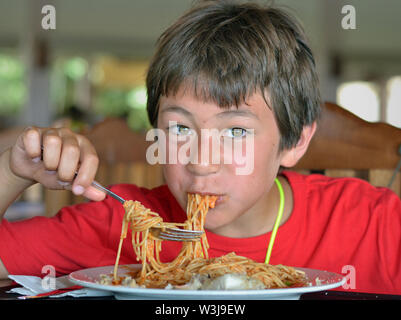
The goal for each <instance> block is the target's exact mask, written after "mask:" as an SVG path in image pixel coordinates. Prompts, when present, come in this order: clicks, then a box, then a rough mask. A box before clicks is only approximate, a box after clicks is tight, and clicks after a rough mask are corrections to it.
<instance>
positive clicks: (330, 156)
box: [294, 103, 401, 197]
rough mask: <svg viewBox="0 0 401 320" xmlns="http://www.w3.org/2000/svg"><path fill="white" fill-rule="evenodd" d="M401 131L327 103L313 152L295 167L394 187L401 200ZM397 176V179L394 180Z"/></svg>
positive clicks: (298, 169)
mask: <svg viewBox="0 0 401 320" xmlns="http://www.w3.org/2000/svg"><path fill="white" fill-rule="evenodd" d="M400 148H401V129H399V128H396V127H393V126H391V125H389V124H386V123H381V122H375V123H372V122H367V121H364V120H362V119H360V118H359V117H357V116H356V115H354V114H353V113H351V112H349V111H347V110H345V109H344V108H342V107H340V106H339V105H336V104H334V103H325V104H324V106H323V110H322V117H321V119H320V121H319V123H318V128H317V130H316V133H315V136H314V137H313V138H312V141H311V143H310V146H309V149H308V151H307V152H306V154H305V155H304V157H303V158H302V159H301V160H300V161H299V163H298V164H297V165H296V167H295V168H294V169H295V170H296V171H298V172H302V173H311V172H320V173H323V174H325V175H327V176H330V177H357V178H361V179H364V180H367V181H369V182H370V183H371V184H372V185H374V186H380V187H387V186H388V184H389V182H390V181H391V180H393V182H392V184H391V186H390V188H391V189H392V190H393V191H395V192H396V193H397V194H398V195H399V196H400V197H401V174H400V172H399V169H398V170H397V172H395V169H396V168H397V166H398V164H399V162H400V160H401V150H400ZM393 174H395V177H394V179H392V177H393Z"/></svg>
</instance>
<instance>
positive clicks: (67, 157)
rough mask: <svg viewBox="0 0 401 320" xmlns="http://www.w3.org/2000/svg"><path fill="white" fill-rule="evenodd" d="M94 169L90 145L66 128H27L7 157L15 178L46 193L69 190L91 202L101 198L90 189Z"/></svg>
mask: <svg viewBox="0 0 401 320" xmlns="http://www.w3.org/2000/svg"><path fill="white" fill-rule="evenodd" d="M98 165H99V158H98V157H97V154H96V150H95V148H94V147H93V145H92V144H91V142H90V141H89V140H88V139H87V138H85V137H84V136H82V135H79V134H76V133H74V132H72V131H71V130H69V129H66V128H61V129H58V128H38V127H29V128H27V129H25V130H24V132H23V133H22V134H21V135H20V136H19V137H18V139H17V141H16V143H15V145H14V146H13V147H12V148H11V154H10V170H11V171H12V173H13V174H15V175H16V176H19V177H21V178H24V179H26V180H30V181H32V182H33V183H34V182H39V183H41V184H42V185H44V186H45V187H47V188H49V189H71V190H72V192H74V194H76V195H83V196H85V197H87V198H89V199H91V200H95V201H98V200H102V199H104V197H105V194H104V193H103V192H101V191H99V190H97V189H95V188H94V187H92V186H91V183H92V181H93V180H94V178H95V175H96V171H97V168H98ZM76 173H77V175H76Z"/></svg>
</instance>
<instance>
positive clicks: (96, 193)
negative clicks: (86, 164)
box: [82, 186, 106, 201]
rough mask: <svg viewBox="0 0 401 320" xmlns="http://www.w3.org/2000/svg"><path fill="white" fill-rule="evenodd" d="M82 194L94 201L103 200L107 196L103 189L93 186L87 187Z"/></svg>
mask: <svg viewBox="0 0 401 320" xmlns="http://www.w3.org/2000/svg"><path fill="white" fill-rule="evenodd" d="M82 195H83V196H84V197H85V198H88V199H90V200H93V201H102V200H104V198H105V197H106V194H105V193H104V192H103V191H100V190H98V189H96V188H94V187H92V186H90V187H88V188H86V189H85V192H84V193H83V194H82Z"/></svg>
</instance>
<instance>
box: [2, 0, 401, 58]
mask: <svg viewBox="0 0 401 320" xmlns="http://www.w3.org/2000/svg"><path fill="white" fill-rule="evenodd" d="M261 2H263V1H261ZM49 3H50V4H54V6H55V7H56V14H57V15H56V17H57V28H56V30H55V31H46V32H44V33H43V34H44V35H45V36H47V37H49V38H50V39H51V43H52V45H53V47H54V48H59V49H62V50H72V51H81V52H88V51H103V52H114V53H121V54H126V55H132V56H149V55H150V54H151V53H152V50H153V45H154V42H155V40H156V39H157V37H158V36H159V35H160V33H161V32H162V31H163V30H164V29H165V28H166V27H167V26H168V25H169V24H170V23H172V22H173V21H174V20H175V19H176V18H177V17H178V16H179V15H180V14H181V13H182V12H184V11H185V10H186V9H188V8H189V7H190V5H191V3H193V0H0V47H4V46H7V47H12V46H16V45H18V43H19V42H20V40H19V39H21V34H22V35H26V33H29V31H30V30H33V29H34V28H36V27H37V28H39V26H40V19H41V13H40V10H41V7H42V6H43V5H44V4H49ZM275 3H276V4H279V5H281V4H283V5H288V6H289V7H290V8H292V9H293V11H294V13H296V14H297V15H298V17H299V18H300V20H301V21H302V22H303V24H304V26H305V28H306V30H307V31H308V34H309V37H310V39H311V42H312V47H314V48H315V50H317V51H320V50H322V49H324V48H329V49H330V50H335V51H336V52H340V53H344V54H347V55H351V56H358V57H359V56H369V55H375V56H385V57H387V58H391V59H401V35H400V30H401V19H400V17H401V1H400V0H380V1H378V0H276V1H275ZM345 4H351V5H354V7H355V10H356V23H357V25H356V27H357V28H356V30H343V29H342V28H341V19H342V17H343V15H342V14H341V8H342V6H343V5H345ZM30 7H31V9H29V8H30ZM29 10H31V11H33V12H34V13H35V14H36V17H35V18H34V19H35V20H36V21H34V22H32V23H31V24H30V23H29V22H28V21H29V15H28V12H29ZM31 14H32V13H31Z"/></svg>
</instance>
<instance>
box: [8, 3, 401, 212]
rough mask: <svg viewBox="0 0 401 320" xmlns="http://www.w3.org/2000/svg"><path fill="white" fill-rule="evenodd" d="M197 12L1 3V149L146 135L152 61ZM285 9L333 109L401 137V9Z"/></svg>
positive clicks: (173, 6) (171, 7)
mask: <svg viewBox="0 0 401 320" xmlns="http://www.w3.org/2000/svg"><path fill="white" fill-rule="evenodd" d="M193 2H194V1H193V0H43V1H42V0H0V134H1V133H3V135H2V136H3V137H4V138H3V139H0V140H1V141H0V149H2V150H3V149H4V148H6V147H7V146H8V145H9V144H10V141H12V139H13V137H14V136H15V135H14V136H13V133H15V132H18V131H19V130H21V128H23V127H24V126H26V125H37V126H57V125H66V126H69V127H70V128H72V129H73V130H76V131H78V132H88V131H90V130H91V129H92V128H93V127H94V126H95V125H96V124H97V123H100V122H102V121H104V120H105V119H108V118H114V119H115V118H118V119H120V120H122V121H124V123H126V124H127V126H128V127H129V129H130V130H132V131H133V132H137V133H140V134H141V133H144V132H146V130H147V129H148V128H149V123H148V120H147V117H146V111H145V106H146V90H145V86H144V80H145V74H146V70H147V65H148V61H149V59H150V57H151V56H152V53H153V51H154V45H155V42H156V40H157V38H158V36H159V35H160V34H161V33H162V32H163V30H164V29H165V28H166V27H167V26H169V25H170V24H171V23H172V22H174V21H175V20H176V19H177V18H178V17H179V16H180V15H181V14H182V13H183V12H184V11H185V10H187V9H188V8H189V7H190V6H191V4H193ZM259 2H263V1H259ZM275 3H276V4H278V5H285V6H288V8H289V9H290V11H292V12H293V13H294V14H295V15H296V16H297V17H298V18H299V19H300V20H301V22H302V23H303V25H304V27H305V29H306V31H307V34H308V35H309V38H310V42H311V46H312V50H313V52H314V54H315V58H316V61H317V67H318V72H319V75H320V81H321V91H322V95H323V99H324V100H325V101H331V102H335V103H337V104H339V105H341V106H343V107H344V108H346V109H348V110H349V111H351V112H352V113H354V114H356V115H358V116H359V117H361V118H362V119H364V120H367V121H370V122H386V123H389V124H391V125H393V126H395V127H398V128H401V36H400V30H401V19H400V14H401V1H399V0H382V1H377V0H363V1H361V0H359V1H358V0H344V1H343V0H302V1H300V0H276V1H275ZM45 5H52V6H54V8H55V10H56V12H55V13H56V25H55V29H49V30H45V29H43V27H42V19H43V18H44V17H45V16H46V13H42V8H43V7H44V6H45ZM346 5H352V6H353V7H354V8H355V22H356V24H355V28H354V29H344V28H343V26H342V20H343V18H344V17H345V16H346V14H347V13H348V12H347V13H342V8H343V7H344V6H346ZM6 133H10V134H9V135H7V134H6ZM7 137H9V138H7ZM40 192H42V191H37V192H36V194H35V192H33V193H32V195H31V198H32V199H39V198H40V196H41V195H40ZM38 210H39V209H38Z"/></svg>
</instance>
